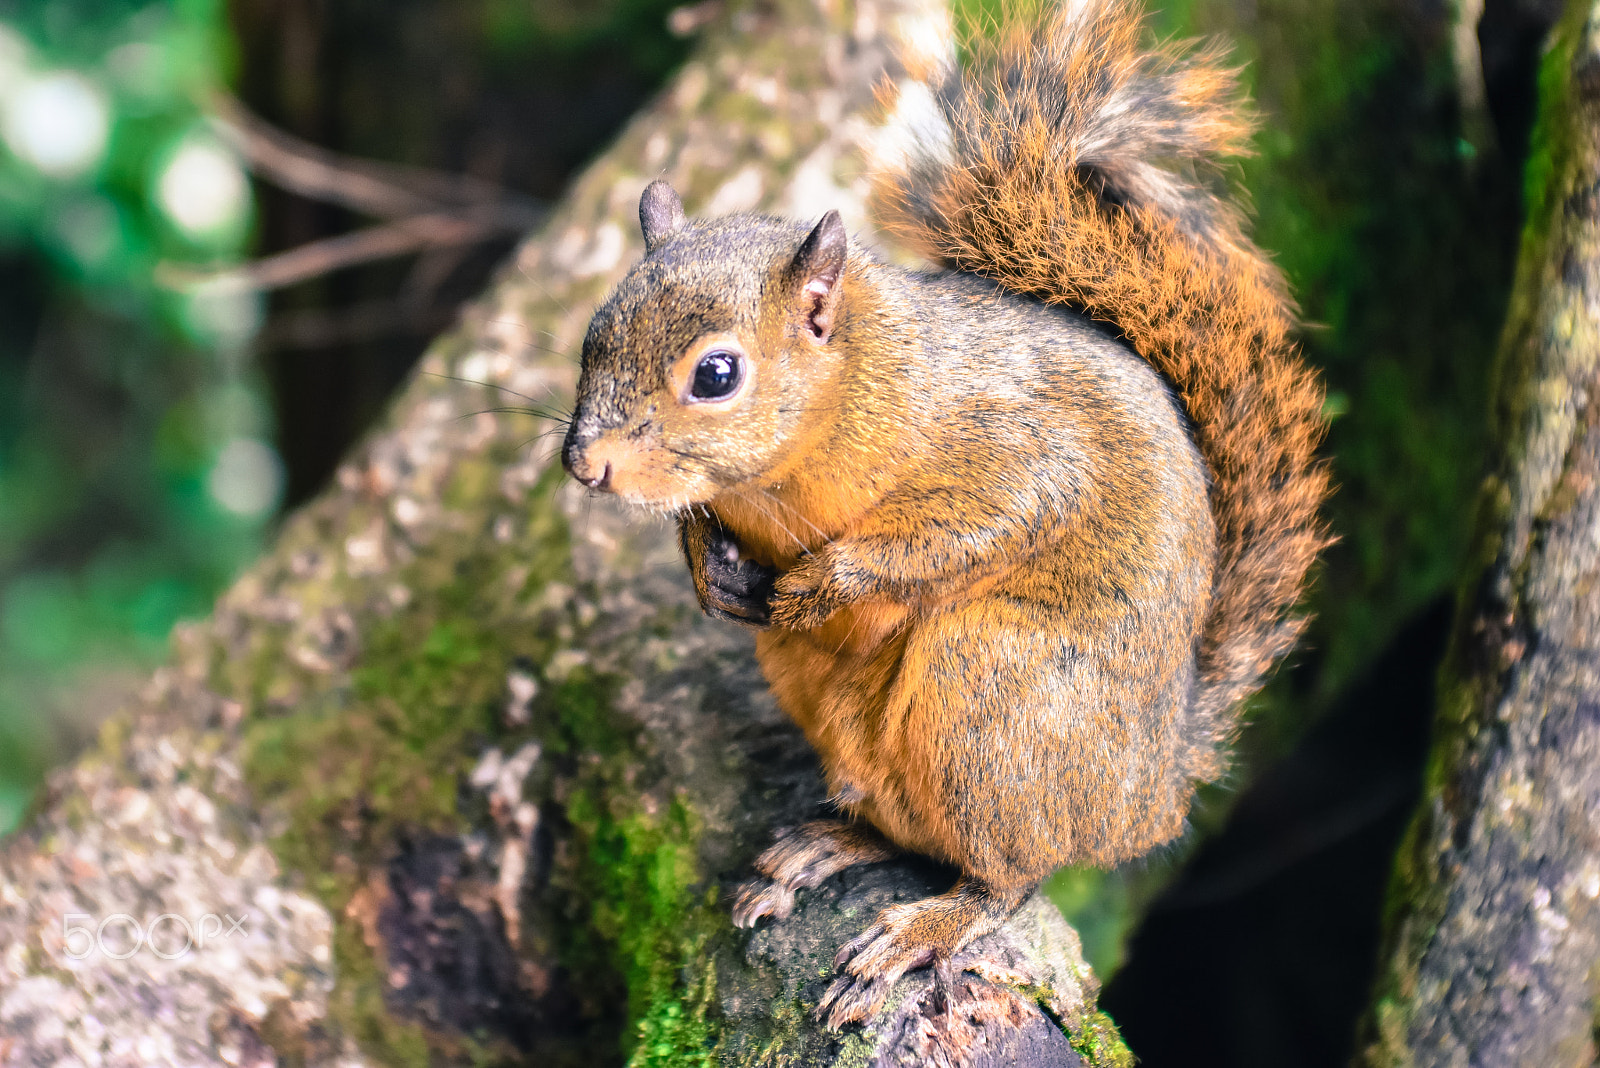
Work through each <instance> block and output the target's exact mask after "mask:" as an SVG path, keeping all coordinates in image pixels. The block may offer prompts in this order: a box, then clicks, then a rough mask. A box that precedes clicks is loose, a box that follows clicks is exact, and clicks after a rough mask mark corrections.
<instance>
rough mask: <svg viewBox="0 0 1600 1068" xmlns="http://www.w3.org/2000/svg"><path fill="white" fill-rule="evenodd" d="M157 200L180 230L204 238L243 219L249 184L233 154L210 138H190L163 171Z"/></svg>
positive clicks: (191, 235)
mask: <svg viewBox="0 0 1600 1068" xmlns="http://www.w3.org/2000/svg"><path fill="white" fill-rule="evenodd" d="M156 199H157V201H158V202H159V203H160V204H161V210H162V211H163V212H165V213H166V216H167V218H169V219H171V220H172V221H173V223H174V224H176V225H177V227H178V229H180V230H182V231H183V232H184V233H185V234H187V235H188V236H189V237H191V238H205V237H209V236H213V235H216V234H217V233H218V232H219V231H224V230H230V229H232V228H233V227H234V226H236V225H237V224H238V223H239V222H240V221H241V220H243V218H244V214H245V207H246V205H247V204H248V202H249V199H250V186H249V184H248V183H247V182H246V181H245V176H244V169H243V168H242V167H240V166H239V161H238V159H237V158H236V157H235V156H234V155H233V153H231V152H229V151H228V150H227V149H226V148H224V147H223V146H222V145H219V144H217V143H216V142H214V141H211V140H209V139H206V138H199V137H190V138H187V139H185V141H184V142H183V144H182V145H181V146H179V148H178V151H177V152H175V153H173V156H172V159H171V160H170V161H169V162H168V163H167V165H166V167H165V168H164V169H163V170H162V172H161V178H160V180H159V181H158V183H157V186H156Z"/></svg>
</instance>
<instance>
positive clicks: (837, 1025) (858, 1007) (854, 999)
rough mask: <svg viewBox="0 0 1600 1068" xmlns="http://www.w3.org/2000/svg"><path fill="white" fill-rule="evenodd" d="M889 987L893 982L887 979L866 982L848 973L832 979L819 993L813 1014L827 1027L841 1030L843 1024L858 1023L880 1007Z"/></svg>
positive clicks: (887, 995) (886, 997) (886, 998)
mask: <svg viewBox="0 0 1600 1068" xmlns="http://www.w3.org/2000/svg"><path fill="white" fill-rule="evenodd" d="M893 987H894V982H893V981H892V980H888V979H872V980H869V981H867V982H861V981H859V980H856V979H851V978H848V977H847V978H842V979H835V980H834V981H833V985H832V986H830V987H828V992H827V993H825V994H823V995H822V1001H821V1002H820V1003H819V1004H818V1005H817V1010H816V1015H817V1017H818V1018H819V1019H821V1020H822V1022H823V1023H824V1024H825V1025H826V1026H827V1028H828V1030H830V1031H839V1030H842V1029H843V1028H844V1027H845V1026H846V1025H847V1024H853V1023H860V1022H861V1021H863V1020H865V1019H867V1018H868V1017H870V1016H872V1015H873V1014H875V1013H876V1012H877V1011H878V1010H879V1009H881V1008H883V1003H884V1002H885V1001H888V1000H889V991H890V990H891V989H893Z"/></svg>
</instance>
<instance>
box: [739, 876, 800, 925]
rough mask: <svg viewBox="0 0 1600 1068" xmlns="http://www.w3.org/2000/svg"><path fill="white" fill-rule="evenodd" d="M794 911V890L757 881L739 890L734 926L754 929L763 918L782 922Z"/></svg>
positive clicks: (776, 884)
mask: <svg viewBox="0 0 1600 1068" xmlns="http://www.w3.org/2000/svg"><path fill="white" fill-rule="evenodd" d="M793 911H794V891H793V890H790V889H789V888H788V887H785V886H782V885H780V884H779V883H769V882H763V881H761V880H755V881H752V882H748V883H745V884H744V885H743V886H742V887H740V888H739V897H738V899H737V900H735V901H734V903H733V925H734V926H735V927H741V928H744V927H754V926H755V925H756V921H757V920H760V919H761V918H762V917H763V916H771V917H772V918H773V919H775V920H782V919H786V918H788V916H789V914H790V913H791V912H793Z"/></svg>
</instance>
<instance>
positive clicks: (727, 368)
mask: <svg viewBox="0 0 1600 1068" xmlns="http://www.w3.org/2000/svg"><path fill="white" fill-rule="evenodd" d="M743 379H744V370H743V368H741V367H740V366H739V357H737V356H735V355H734V354H733V353H731V352H724V351H723V350H721V349H717V350H716V351H714V352H708V353H706V354H705V355H704V356H702V357H700V362H699V363H698V364H696V365H695V369H694V381H693V382H692V383H690V385H689V395H690V396H691V397H693V398H694V399H695V400H722V399H723V398H724V397H729V396H732V395H733V393H734V391H735V390H737V389H738V388H739V383H740V382H741V381H742V380H743Z"/></svg>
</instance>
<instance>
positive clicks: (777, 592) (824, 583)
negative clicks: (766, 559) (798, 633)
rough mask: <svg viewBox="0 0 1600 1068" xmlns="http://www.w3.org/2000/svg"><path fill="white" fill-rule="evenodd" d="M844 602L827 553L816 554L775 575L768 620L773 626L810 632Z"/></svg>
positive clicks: (843, 604)
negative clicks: (770, 611) (769, 619)
mask: <svg viewBox="0 0 1600 1068" xmlns="http://www.w3.org/2000/svg"><path fill="white" fill-rule="evenodd" d="M846 603H847V598H846V597H845V596H844V593H843V591H842V590H841V589H840V588H839V582H838V580H837V578H836V576H835V572H834V570H833V568H832V567H831V566H830V565H829V562H828V559H827V554H826V553H825V552H824V553H817V554H815V555H812V556H808V557H806V558H805V559H804V560H801V561H800V563H798V564H796V565H795V566H794V567H792V568H790V569H789V570H788V571H785V572H784V573H783V574H782V575H779V576H778V581H777V582H776V583H775V584H774V585H773V590H772V614H771V617H770V618H771V621H772V625H773V626H775V627H783V628H785V629H787V630H810V629H811V628H812V627H820V626H821V625H822V624H824V623H826V622H827V621H828V620H829V618H830V617H832V616H833V614H834V613H835V612H837V611H839V609H841V608H843V607H844V606H845V604H846Z"/></svg>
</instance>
